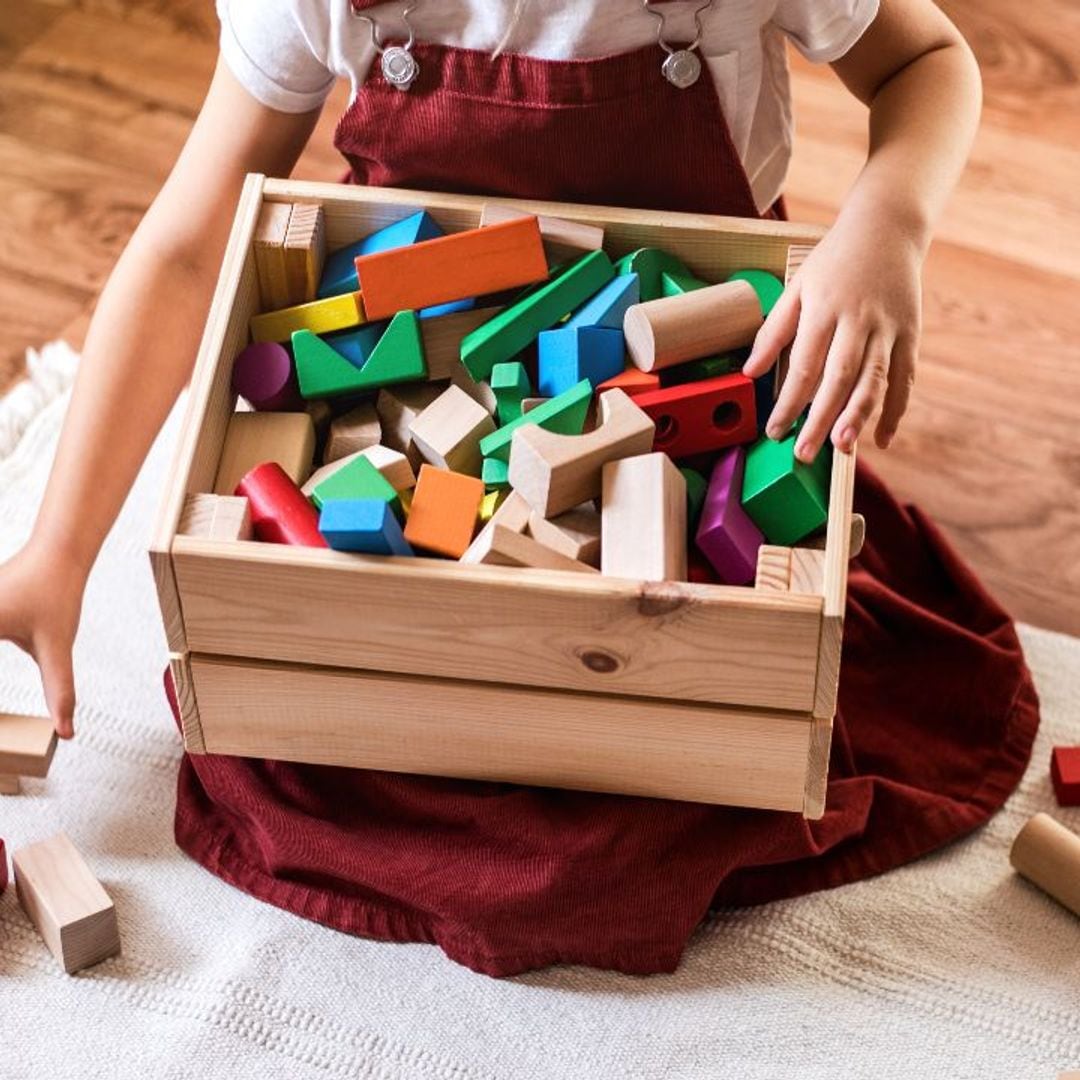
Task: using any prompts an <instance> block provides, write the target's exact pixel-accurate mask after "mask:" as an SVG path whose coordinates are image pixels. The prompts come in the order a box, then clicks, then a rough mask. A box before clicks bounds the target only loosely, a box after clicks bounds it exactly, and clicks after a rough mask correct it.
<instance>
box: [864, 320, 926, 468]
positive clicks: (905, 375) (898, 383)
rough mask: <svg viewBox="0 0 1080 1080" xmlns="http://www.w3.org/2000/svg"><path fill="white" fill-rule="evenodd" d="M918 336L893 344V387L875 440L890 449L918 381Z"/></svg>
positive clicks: (891, 377)
mask: <svg viewBox="0 0 1080 1080" xmlns="http://www.w3.org/2000/svg"><path fill="white" fill-rule="evenodd" d="M915 354H916V344H915V339H913V338H910V337H901V338H899V339H897V342H896V344H895V345H894V346H893V352H892V359H891V360H890V361H889V388H888V389H887V390H886V391H885V403H884V405H882V407H881V416H880V417H879V418H878V422H877V429H876V430H875V432H874V442H876V443H877V444H878V446H880V447H881V449H882V450H886V449H888V446H889V444H890V443H891V442H892V441H893V438H894V437H895V435H896V429H897V428H898V427H899V426H900V420H901V419H902V418H903V415H904V413H905V412H907V407H908V401H909V399H910V398H911V388H912V386H914V384H915Z"/></svg>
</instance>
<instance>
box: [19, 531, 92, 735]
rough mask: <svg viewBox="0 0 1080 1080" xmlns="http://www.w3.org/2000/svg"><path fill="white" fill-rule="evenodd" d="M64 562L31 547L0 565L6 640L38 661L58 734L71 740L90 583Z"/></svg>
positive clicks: (46, 697) (73, 730) (50, 711)
mask: <svg viewBox="0 0 1080 1080" xmlns="http://www.w3.org/2000/svg"><path fill="white" fill-rule="evenodd" d="M61 562H62V560H59V559H56V558H49V557H45V556H44V555H43V554H39V553H38V552H37V551H36V550H35V549H34V548H33V547H32V546H28V547H26V548H24V549H23V550H22V551H21V552H20V553H19V554H18V555H16V556H15V557H14V558H13V559H12V560H11V561H10V562H7V563H4V564H3V565H0V641H2V640H5V639H6V640H9V641H11V642H13V643H14V644H15V645H17V646H18V647H19V648H20V649H22V650H23V651H24V652H26V653H29V654H30V655H31V656H32V657H33V658H34V660H36V661H37V665H38V667H39V668H40V669H41V681H42V683H43V685H44V687H45V700H46V702H47V703H48V707H49V715H50V716H51V717H52V720H53V723H54V724H55V725H56V732H57V734H58V735H59V736H60V737H61V738H62V739H70V738H71V736H72V735H74V734H75V729H74V727H73V724H72V716H73V714H74V712H75V680H74V677H73V675H72V669H71V648H72V645H73V644H74V642H75V631H76V630H77V629H78V626H79V614H80V611H81V609H82V594H83V588H84V585H85V581H84V580H83V579H82V575H81V574H80V573H78V572H76V571H70V570H68V569H67V568H65V567H64V566H63V565H61Z"/></svg>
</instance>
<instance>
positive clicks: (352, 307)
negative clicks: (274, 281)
mask: <svg viewBox="0 0 1080 1080" xmlns="http://www.w3.org/2000/svg"><path fill="white" fill-rule="evenodd" d="M364 321H365V320H364V308H363V305H362V304H361V302H360V294H359V293H345V294H344V295H342V296H331V297H328V298H327V299H326V300H312V301H311V302H310V303H307V304H296V305H294V306H293V307H287V308H280V309H279V310H278V311H268V312H266V313H265V314H263V315H255V316H253V317H252V320H251V339H252V341H288V340H289V339H290V338H291V337H292V336H293V334H294V333H295V332H296V331H297V330H310V331H311V332H312V333H313V334H328V333H330V332H331V331H333V330H348V329H350V328H351V327H354V326H359V325H360V324H361V323H362V322H364Z"/></svg>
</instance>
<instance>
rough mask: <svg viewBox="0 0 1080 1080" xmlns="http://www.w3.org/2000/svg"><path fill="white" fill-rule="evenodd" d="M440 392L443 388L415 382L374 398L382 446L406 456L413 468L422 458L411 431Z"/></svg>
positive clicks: (416, 466) (382, 391) (383, 391)
mask: <svg viewBox="0 0 1080 1080" xmlns="http://www.w3.org/2000/svg"><path fill="white" fill-rule="evenodd" d="M441 393H442V388H441V387H438V386H433V385H432V384H431V383H416V384H415V385H411V386H395V387H394V388H393V389H392V390H385V389H384V390H380V391H379V396H378V397H377V398H376V399H375V411H376V412H377V413H378V414H379V423H380V424H381V425H382V442H383V446H388V447H390V449H391V450H397V451H398V453H401V454H405V456H406V457H408V459H409V461H410V463H411V464H412V466H413V468H419V467H420V466H419V462H420V461H421V460H422V459H421V457H420V454H419V452H418V451H417V450H416V448H415V447H414V446H413V445H412V436H411V435H410V434H409V428H410V427H412V423H413V421H414V420H415V419H416V418H417V417H418V416H419V415H420V413H421V412H423V411H424V409H426V408H427V407H428V406H429V405H430V404H431V403H432V402H433V401H434V400H435V399H436V398H437V397H438V396H439V395H440V394H441Z"/></svg>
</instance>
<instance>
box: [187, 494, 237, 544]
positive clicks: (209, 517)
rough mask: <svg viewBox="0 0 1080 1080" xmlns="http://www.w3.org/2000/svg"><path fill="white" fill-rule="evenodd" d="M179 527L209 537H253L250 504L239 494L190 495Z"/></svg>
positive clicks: (221, 538) (192, 533)
mask: <svg viewBox="0 0 1080 1080" xmlns="http://www.w3.org/2000/svg"><path fill="white" fill-rule="evenodd" d="M176 531H177V532H178V533H180V534H181V535H182V536H201V537H205V538H206V539H207V540H250V539H251V538H252V536H253V533H252V530H251V508H250V507H249V506H248V501H247V499H242V498H240V497H238V496H236V495H204V494H200V493H196V494H194V495H189V496H188V497H187V498H186V499H185V500H184V512H183V513H182V514H181V515H180V524H179V525H178V526H177V529H176Z"/></svg>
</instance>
